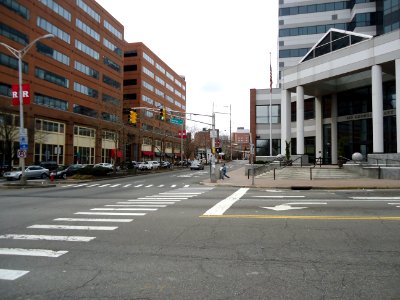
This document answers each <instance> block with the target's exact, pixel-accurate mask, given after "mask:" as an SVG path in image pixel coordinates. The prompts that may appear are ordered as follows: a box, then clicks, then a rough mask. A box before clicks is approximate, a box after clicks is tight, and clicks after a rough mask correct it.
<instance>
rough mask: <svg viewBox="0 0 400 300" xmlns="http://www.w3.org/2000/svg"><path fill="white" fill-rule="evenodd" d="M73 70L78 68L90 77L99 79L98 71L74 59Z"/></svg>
mask: <svg viewBox="0 0 400 300" xmlns="http://www.w3.org/2000/svg"><path fill="white" fill-rule="evenodd" d="M74 67H75V70H78V71H80V72H82V73H84V74H86V75H88V76H90V77H93V78H96V79H99V72H98V71H97V70H95V69H93V68H91V67H88V66H87V65H84V64H83V63H81V62H79V61H75V65H74Z"/></svg>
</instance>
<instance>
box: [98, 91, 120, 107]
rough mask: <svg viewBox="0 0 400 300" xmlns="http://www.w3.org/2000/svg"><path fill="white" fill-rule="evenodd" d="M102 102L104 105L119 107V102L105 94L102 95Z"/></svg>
mask: <svg viewBox="0 0 400 300" xmlns="http://www.w3.org/2000/svg"><path fill="white" fill-rule="evenodd" d="M102 100H103V101H104V102H106V103H110V104H113V105H116V106H119V105H120V101H119V100H118V99H117V98H115V97H113V96H110V95H107V94H104V93H103V95H102Z"/></svg>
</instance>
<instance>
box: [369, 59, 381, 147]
mask: <svg viewBox="0 0 400 300" xmlns="http://www.w3.org/2000/svg"><path fill="white" fill-rule="evenodd" d="M371 77H372V135H373V136H372V145H373V149H372V151H373V153H383V89H382V67H381V66H380V65H374V66H372V73H371Z"/></svg>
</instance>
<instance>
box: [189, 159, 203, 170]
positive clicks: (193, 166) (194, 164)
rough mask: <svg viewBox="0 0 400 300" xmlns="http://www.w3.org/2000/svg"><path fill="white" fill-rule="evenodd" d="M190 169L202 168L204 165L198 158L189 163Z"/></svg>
mask: <svg viewBox="0 0 400 300" xmlns="http://www.w3.org/2000/svg"><path fill="white" fill-rule="evenodd" d="M190 170H204V165H203V164H202V163H201V162H199V161H198V160H194V161H192V163H191V164H190Z"/></svg>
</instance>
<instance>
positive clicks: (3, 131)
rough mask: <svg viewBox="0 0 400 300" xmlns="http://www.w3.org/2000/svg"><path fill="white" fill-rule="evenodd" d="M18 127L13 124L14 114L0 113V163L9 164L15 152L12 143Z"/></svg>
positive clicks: (15, 137)
mask: <svg viewBox="0 0 400 300" xmlns="http://www.w3.org/2000/svg"><path fill="white" fill-rule="evenodd" d="M18 135H19V132H18V127H17V126H16V125H15V115H12V114H5V113H0V153H1V154H2V155H1V161H0V164H2V165H5V164H9V165H10V166H11V162H12V160H13V158H15V156H16V153H14V149H13V143H14V141H16V140H17V139H18Z"/></svg>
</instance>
